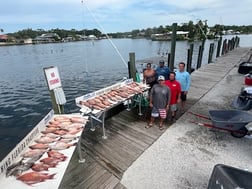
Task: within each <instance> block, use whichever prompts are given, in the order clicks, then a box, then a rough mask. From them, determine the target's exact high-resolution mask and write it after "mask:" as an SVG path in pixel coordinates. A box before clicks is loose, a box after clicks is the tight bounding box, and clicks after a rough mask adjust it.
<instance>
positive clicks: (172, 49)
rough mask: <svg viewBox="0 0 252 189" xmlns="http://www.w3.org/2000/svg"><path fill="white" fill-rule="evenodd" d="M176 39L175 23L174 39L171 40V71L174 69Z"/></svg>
mask: <svg viewBox="0 0 252 189" xmlns="http://www.w3.org/2000/svg"><path fill="white" fill-rule="evenodd" d="M176 38H177V23H173V24H172V39H171V58H170V65H169V68H170V70H173V69H174V61H175V49H176Z"/></svg>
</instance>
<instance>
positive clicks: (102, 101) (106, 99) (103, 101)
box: [79, 82, 146, 110]
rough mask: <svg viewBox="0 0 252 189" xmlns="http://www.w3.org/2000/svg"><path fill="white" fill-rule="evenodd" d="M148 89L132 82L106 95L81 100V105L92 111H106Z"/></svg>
mask: <svg viewBox="0 0 252 189" xmlns="http://www.w3.org/2000/svg"><path fill="white" fill-rule="evenodd" d="M145 90H146V87H144V86H143V85H140V84H139V83H136V82H132V83H129V84H126V85H124V86H121V87H119V88H117V89H112V90H110V91H108V92H106V93H104V94H101V95H98V96H96V97H94V98H91V99H88V100H81V101H80V102H79V103H80V105H83V106H86V107H88V108H90V109H97V110H105V109H107V108H111V107H112V106H113V105H114V104H117V103H120V102H122V101H124V100H125V99H128V98H130V97H132V96H133V95H135V94H140V93H143V92H144V91H145Z"/></svg>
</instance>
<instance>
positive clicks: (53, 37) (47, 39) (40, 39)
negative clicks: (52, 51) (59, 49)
mask: <svg viewBox="0 0 252 189" xmlns="http://www.w3.org/2000/svg"><path fill="white" fill-rule="evenodd" d="M59 40H60V36H59V35H58V34H57V33H45V34H42V35H41V36H37V37H35V38H34V39H33V40H32V42H33V43H52V42H55V41H59Z"/></svg>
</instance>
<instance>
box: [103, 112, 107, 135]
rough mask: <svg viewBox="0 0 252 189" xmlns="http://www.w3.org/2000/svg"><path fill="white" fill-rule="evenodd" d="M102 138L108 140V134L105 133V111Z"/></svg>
mask: <svg viewBox="0 0 252 189" xmlns="http://www.w3.org/2000/svg"><path fill="white" fill-rule="evenodd" d="M102 133H103V135H102V138H103V139H107V138H108V137H107V136H106V132H105V111H104V112H103V114H102Z"/></svg>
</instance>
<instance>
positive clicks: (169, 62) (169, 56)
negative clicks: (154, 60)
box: [167, 53, 171, 68]
mask: <svg viewBox="0 0 252 189" xmlns="http://www.w3.org/2000/svg"><path fill="white" fill-rule="evenodd" d="M170 65H171V53H168V58H167V66H168V68H170Z"/></svg>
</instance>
